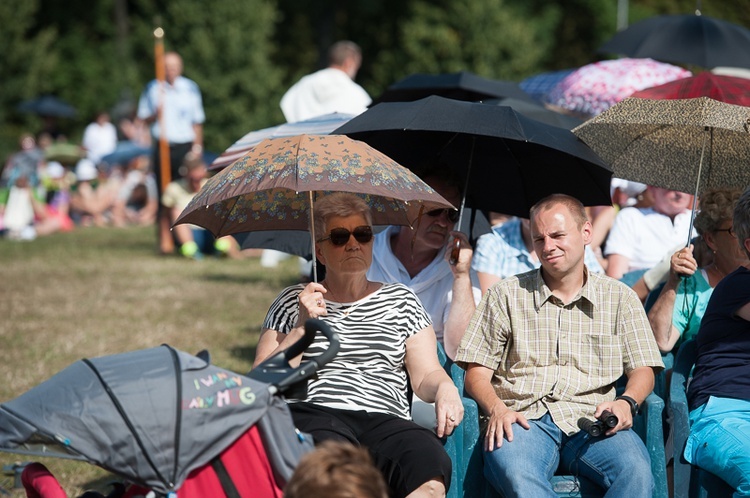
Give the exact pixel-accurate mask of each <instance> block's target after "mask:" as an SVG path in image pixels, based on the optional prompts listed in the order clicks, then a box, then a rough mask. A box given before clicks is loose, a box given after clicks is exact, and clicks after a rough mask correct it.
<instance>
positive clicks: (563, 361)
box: [560, 360, 568, 366]
mask: <svg viewBox="0 0 750 498" xmlns="http://www.w3.org/2000/svg"><path fill="white" fill-rule="evenodd" d="M567 364H568V361H567V360H560V365H562V366H565V365H567Z"/></svg>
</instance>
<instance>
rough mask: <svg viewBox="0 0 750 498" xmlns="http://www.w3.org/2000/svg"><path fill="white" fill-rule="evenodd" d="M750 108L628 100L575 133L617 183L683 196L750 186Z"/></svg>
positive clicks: (690, 101)
mask: <svg viewBox="0 0 750 498" xmlns="http://www.w3.org/2000/svg"><path fill="white" fill-rule="evenodd" d="M749 127H750V108H748V107H743V106H737V105H732V104H726V103H724V102H718V101H716V100H713V99H710V98H708V97H701V98H697V99H683V100H649V99H638V98H629V99H625V100H624V101H623V102H620V103H619V104H617V105H616V106H614V107H612V108H611V109H609V110H608V111H605V112H604V113H602V114H601V115H599V116H597V117H595V118H592V119H590V120H589V121H587V122H585V123H584V124H582V125H581V126H579V127H578V128H574V129H573V133H575V134H576V135H577V136H578V137H580V138H581V140H583V141H584V142H586V143H587V144H588V145H589V146H590V147H591V148H592V149H594V150H595V151H596V152H597V153H598V154H599V155H600V156H601V157H602V158H603V159H604V160H605V161H606V162H607V163H608V164H609V165H610V166H611V167H612V169H613V171H614V175H615V176H616V177H618V178H625V179H627V180H634V181H638V182H642V183H646V184H648V185H654V186H657V187H663V188H667V189H672V190H679V191H681V192H688V193H695V194H696V195H699V194H700V193H701V192H702V191H704V190H705V189H708V188H714V187H739V188H745V187H746V186H747V185H749V184H750V167H748V165H750V132H748V129H749Z"/></svg>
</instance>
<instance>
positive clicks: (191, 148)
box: [138, 52, 206, 253]
mask: <svg viewBox="0 0 750 498" xmlns="http://www.w3.org/2000/svg"><path fill="white" fill-rule="evenodd" d="M164 65H165V80H166V81H165V82H164V84H163V85H162V84H160V83H159V81H158V80H153V81H151V82H149V84H148V85H146V88H145V90H144V91H143V93H142V94H141V98H140V100H139V102H138V118H139V119H142V120H144V121H145V122H146V123H149V124H151V136H152V137H153V143H154V150H153V154H152V161H151V164H152V166H153V168H154V173H155V174H156V180H157V185H158V189H159V221H158V223H159V234H160V236H159V240H160V246H161V247H160V249H161V251H162V252H163V253H171V252H172V251H174V243H173V241H172V237H171V234H170V232H169V227H170V223H169V214H168V212H167V210H165V209H163V208H162V207H161V193H162V180H161V161H160V156H159V139H160V138H161V137H162V134H164V135H163V136H164V137H166V140H167V142H168V143H169V162H170V178H169V180H178V179H179V178H182V177H183V176H184V175H183V174H181V172H180V167H181V166H182V161H183V159H184V158H185V155H186V154H187V153H188V152H193V153H194V154H196V155H199V154H202V153H203V122H204V121H205V120H206V116H205V113H204V111H203V98H202V97H201V91H200V89H199V88H198V85H197V84H196V83H195V82H194V81H193V80H190V79H188V78H185V77H184V76H182V58H181V57H180V55H179V54H178V53H177V52H167V53H166V54H165V55H164ZM160 104H161V106H160ZM160 107H161V109H160ZM159 112H161V119H160V118H159ZM162 126H163V128H164V129H163V130H162Z"/></svg>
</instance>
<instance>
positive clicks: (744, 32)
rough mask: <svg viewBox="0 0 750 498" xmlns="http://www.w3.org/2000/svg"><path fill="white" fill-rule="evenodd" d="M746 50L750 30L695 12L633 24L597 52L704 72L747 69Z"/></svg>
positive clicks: (748, 53)
mask: <svg viewBox="0 0 750 498" xmlns="http://www.w3.org/2000/svg"><path fill="white" fill-rule="evenodd" d="M748 47H750V29H747V28H745V27H743V26H740V25H738V24H733V23H730V22H727V21H723V20H721V19H715V18H713V17H708V16H703V15H700V12H699V11H696V14H695V15H693V14H684V15H664V16H655V17H651V18H649V19H645V20H643V21H640V22H637V23H635V24H633V25H631V26H630V27H628V28H626V29H624V30H622V31H620V32H619V33H617V34H616V35H615V36H613V37H612V39H610V40H609V41H608V42H607V43H605V44H604V45H602V46H601V47H600V48H599V52H601V53H611V54H622V55H627V56H629V57H637V58H645V57H650V58H652V59H657V60H661V61H666V62H674V63H678V64H694V65H696V66H701V67H705V68H714V67H717V66H730V67H747V68H750V48H748Z"/></svg>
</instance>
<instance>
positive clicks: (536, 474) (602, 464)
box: [484, 414, 654, 498]
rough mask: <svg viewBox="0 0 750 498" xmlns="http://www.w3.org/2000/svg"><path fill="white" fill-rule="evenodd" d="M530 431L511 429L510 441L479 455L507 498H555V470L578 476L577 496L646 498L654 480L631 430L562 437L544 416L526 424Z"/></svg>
mask: <svg viewBox="0 0 750 498" xmlns="http://www.w3.org/2000/svg"><path fill="white" fill-rule="evenodd" d="M529 424H530V425H531V428H530V429H529V430H526V429H524V428H523V427H521V426H520V425H518V424H515V425H514V426H513V441H512V442H509V441H507V440H504V441H503V445H502V446H501V447H500V448H496V449H495V450H493V451H490V452H488V451H485V452H484V475H485V477H486V478H487V480H488V481H489V482H490V484H492V486H493V487H494V488H495V489H496V490H497V491H498V492H499V493H500V494H501V495H503V496H505V497H506V498H511V497H515V496H522V497H526V496H533V497H540V498H541V497H550V498H554V497H556V496H557V494H556V493H555V492H554V490H553V489H552V484H550V479H551V478H552V476H553V475H555V472H556V471H557V469H558V467H559V468H560V471H561V472H562V473H563V474H572V475H575V476H578V477H579V478H580V479H579V481H580V485H581V495H582V496H601V495H602V494H603V492H604V490H606V496H607V497H625V498H637V497H643V498H649V497H651V496H652V494H653V489H654V479H653V476H652V475H651V459H650V458H649V456H648V452H647V451H646V447H645V446H644V444H643V441H641V439H640V438H639V437H638V435H637V434H636V433H635V432H633V431H632V430H626V431H620V432H618V433H617V434H615V435H614V436H609V437H607V436H603V437H598V438H592V437H590V436H589V435H588V434H587V433H586V432H584V431H581V432H578V433H576V434H574V435H572V436H567V435H566V434H565V433H563V432H562V431H561V430H560V429H559V428H558V427H557V426H556V425H555V424H554V422H552V417H550V416H549V414H545V415H544V416H543V417H542V418H541V419H539V420H529Z"/></svg>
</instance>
